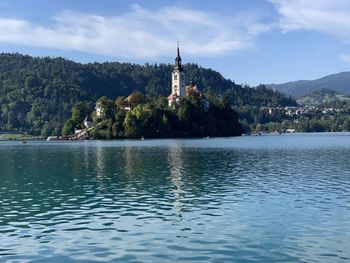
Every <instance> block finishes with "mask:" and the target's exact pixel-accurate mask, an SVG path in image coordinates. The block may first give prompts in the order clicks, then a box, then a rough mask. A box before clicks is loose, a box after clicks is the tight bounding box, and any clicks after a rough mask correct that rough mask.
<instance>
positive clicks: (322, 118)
mask: <svg viewBox="0 0 350 263" xmlns="http://www.w3.org/2000/svg"><path fill="white" fill-rule="evenodd" d="M346 111H347V109H346V108H343V107H339V108H337V107H326V106H325V107H314V106H312V107H301V106H284V107H282V106H277V107H266V106H265V107H259V106H248V107H246V106H244V107H241V108H238V107H234V106H232V105H231V104H230V102H228V101H225V100H224V99H223V98H222V97H219V96H216V95H214V94H213V93H210V92H209V93H208V92H206V93H203V92H201V91H200V90H199V89H198V87H197V85H196V83H195V82H194V80H193V79H191V80H190V82H189V83H188V85H186V75H185V72H184V70H183V66H182V64H181V56H180V50H179V47H177V56H176V58H175V65H174V68H173V71H172V73H171V93H170V95H169V96H168V97H167V98H165V97H159V98H157V99H153V100H149V99H146V97H145V96H144V95H143V94H141V93H140V92H134V93H132V94H131V95H129V96H128V97H126V98H125V97H118V98H117V99H116V100H115V101H113V100H109V99H108V98H107V97H101V98H100V99H99V100H98V101H97V102H96V105H95V106H94V107H93V108H92V107H91V105H88V104H87V103H86V102H78V103H77V104H76V105H75V106H74V107H73V109H72V116H71V118H70V119H69V120H68V121H67V122H66V123H65V125H64V127H63V129H62V135H61V136H50V137H48V138H47V140H87V139H92V138H93V139H120V138H138V139H140V138H141V139H143V138H169V137H172V138H177V137H204V138H210V137H219V136H238V135H242V134H243V135H262V134H281V133H294V132H297V131H298V132H322V131H342V130H344V131H348V130H350V121H349V122H347V121H342V122H341V123H339V122H338V121H335V120H338V117H339V116H345V115H346V114H347V112H346Z"/></svg>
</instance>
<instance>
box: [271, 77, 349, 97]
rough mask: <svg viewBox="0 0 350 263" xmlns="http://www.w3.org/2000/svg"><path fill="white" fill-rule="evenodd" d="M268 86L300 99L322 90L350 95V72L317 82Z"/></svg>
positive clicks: (304, 81)
mask: <svg viewBox="0 0 350 263" xmlns="http://www.w3.org/2000/svg"><path fill="white" fill-rule="evenodd" d="M267 86H268V87H270V88H272V89H273V90H277V91H279V92H281V93H284V94H286V95H290V96H292V97H294V98H299V97H302V96H305V95H307V94H310V93H311V92H313V91H315V90H321V89H327V90H333V91H335V92H337V93H340V94H344V95H350V72H349V71H347V72H341V73H338V74H332V75H328V76H325V77H323V78H320V79H315V80H299V81H293V82H287V83H283V84H271V85H267Z"/></svg>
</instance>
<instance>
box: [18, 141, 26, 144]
mask: <svg viewBox="0 0 350 263" xmlns="http://www.w3.org/2000/svg"><path fill="white" fill-rule="evenodd" d="M18 143H19V144H26V143H27V141H19V142H18Z"/></svg>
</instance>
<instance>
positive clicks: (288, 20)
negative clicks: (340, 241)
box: [0, 0, 350, 85]
mask: <svg viewBox="0 0 350 263" xmlns="http://www.w3.org/2000/svg"><path fill="white" fill-rule="evenodd" d="M349 25H350V1H349V0H249V1H247V0H220V1H212V0H201V1H197V0H192V1H191V0H188V1H185V0H182V1H180V0H179V1H175V0H172V1H171V0H148V1H146V0H144V1H126V0H118V1H117V0H50V1H47V0H31V1H26V0H0V32H1V33H0V52H19V53H24V54H29V55H33V56H62V57H65V58H68V59H72V60H75V61H78V62H83V63H86V62H94V61H98V62H102V61H119V62H132V63H140V64H144V63H146V62H150V63H154V62H158V63H173V62H174V57H175V54H176V53H175V52H176V42H177V41H180V48H181V54H182V59H183V62H184V63H188V62H190V63H198V64H199V65H201V66H203V67H210V68H212V69H214V70H217V71H219V72H221V73H222V74H223V75H224V76H225V77H226V78H230V79H232V80H234V81H235V82H236V83H247V84H249V85H257V84H259V83H282V82H287V81H293V80H299V79H315V78H318V77H322V76H324V75H327V74H332V73H338V72H341V71H348V70H350V26H349Z"/></svg>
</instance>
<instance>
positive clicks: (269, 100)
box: [0, 53, 296, 136]
mask: <svg viewBox="0 0 350 263" xmlns="http://www.w3.org/2000/svg"><path fill="white" fill-rule="evenodd" d="M172 69H173V65H170V64H158V65H157V64H155V65H149V64H145V65H143V66H142V65H136V64H130V63H117V62H106V63H89V64H81V63H76V62H73V61H70V60H66V59H64V58H49V57H44V58H39V57H31V56H27V55H21V54H4V53H3V54H0V130H21V131H26V132H28V133H31V134H34V135H38V134H42V135H44V136H47V135H51V134H60V132H61V129H62V127H63V124H64V122H65V121H66V120H67V119H68V118H69V116H70V114H71V108H72V106H73V105H74V104H75V103H76V102H78V101H87V102H89V103H90V106H91V107H94V104H95V101H96V100H97V99H98V98H99V97H101V96H107V97H108V98H110V99H115V98H116V97H118V96H127V95H129V94H130V93H131V92H133V91H136V90H137V91H140V92H142V93H144V94H147V96H148V97H158V96H167V95H169V93H170V75H171V71H172ZM184 70H185V72H186V77H187V79H190V78H193V79H194V81H195V82H196V83H197V86H198V87H199V88H200V89H202V90H211V91H213V92H214V93H215V94H218V95H221V96H222V98H223V99H227V100H229V101H230V102H231V104H232V105H235V106H242V105H247V104H253V105H257V106H265V105H269V106H278V105H293V104H295V103H296V102H295V101H294V100H292V99H290V98H287V97H285V96H283V95H281V94H280V93H278V92H274V91H272V90H270V89H267V88H265V87H264V86H260V87H258V88H250V87H242V86H241V85H237V84H235V83H234V82H233V81H231V80H228V79H225V78H224V77H223V76H222V75H221V74H220V73H218V72H216V71H214V70H211V69H205V68H202V67H200V66H198V65H196V64H186V65H185V66H184Z"/></svg>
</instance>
